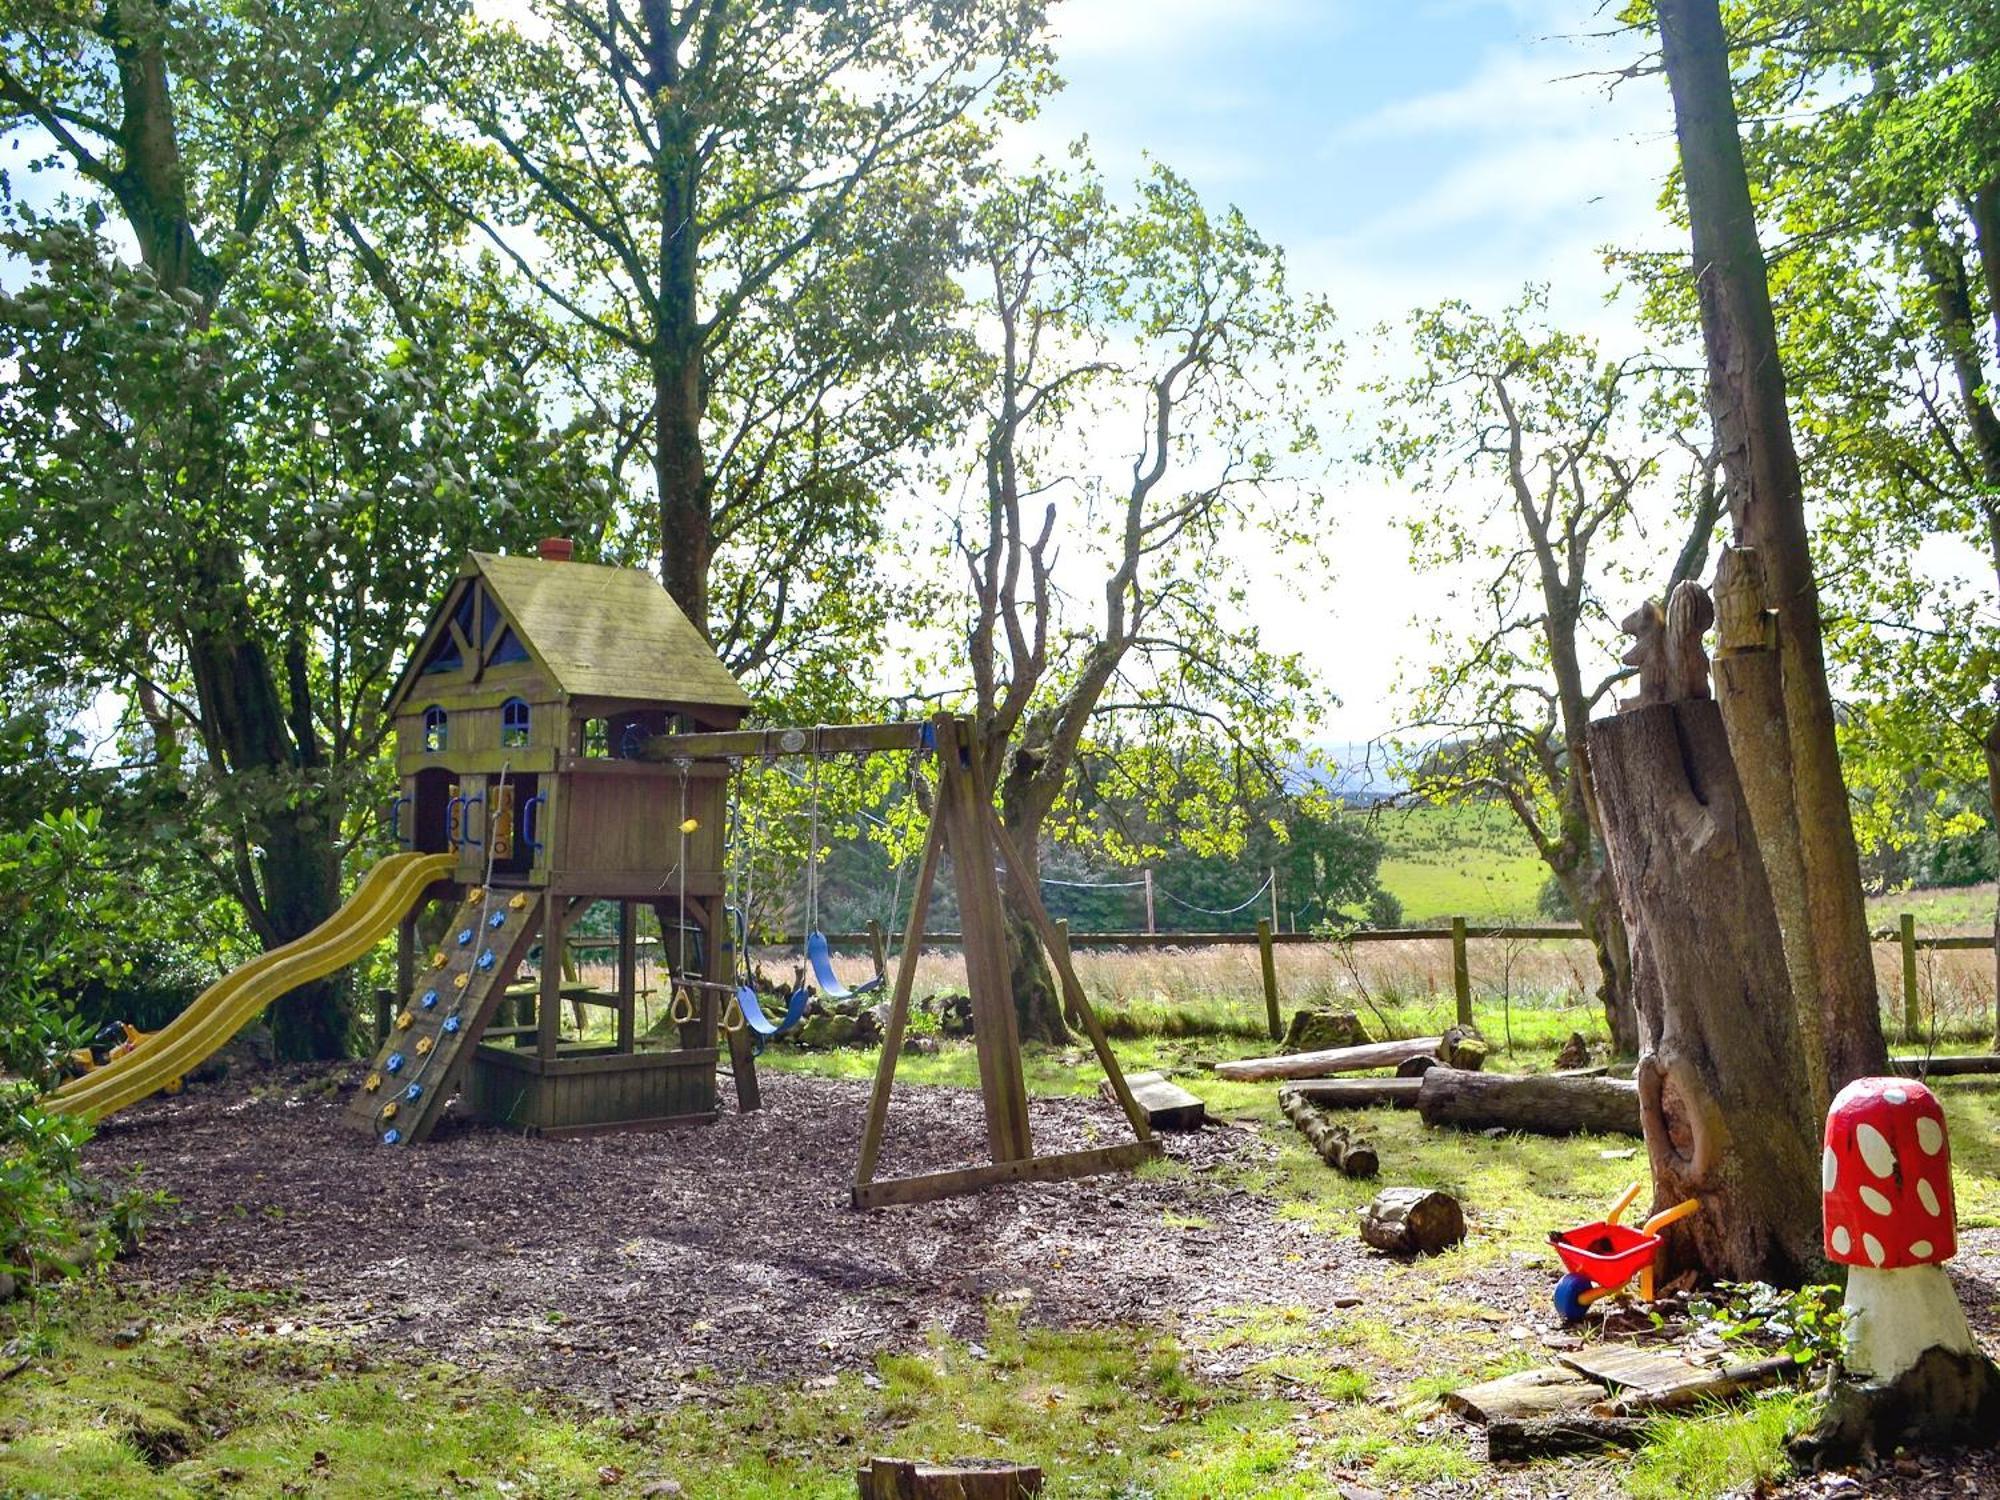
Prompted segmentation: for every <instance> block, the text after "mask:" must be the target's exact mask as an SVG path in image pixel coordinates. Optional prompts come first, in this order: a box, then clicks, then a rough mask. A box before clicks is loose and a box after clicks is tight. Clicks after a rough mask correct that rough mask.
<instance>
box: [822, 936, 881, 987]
mask: <svg viewBox="0 0 2000 1500" xmlns="http://www.w3.org/2000/svg"><path fill="white" fill-rule="evenodd" d="M806 962H807V963H809V964H811V965H812V971H813V979H814V980H815V981H817V983H818V984H819V992H820V993H821V994H822V995H824V996H826V998H827V999H829V1000H851V999H853V998H854V996H856V995H868V994H873V993H874V992H875V991H876V990H879V989H881V988H882V976H881V975H880V974H877V975H876V976H875V977H874V978H873V979H870V980H868V981H867V982H866V983H864V984H857V985H856V986H855V987H854V988H853V989H851V990H850V989H849V988H848V987H847V986H846V985H844V984H842V983H841V982H840V976H839V975H837V974H835V973H834V972H833V952H832V950H831V949H830V948H829V947H828V946H827V941H826V934H825V933H823V932H809V933H807V934H806Z"/></svg>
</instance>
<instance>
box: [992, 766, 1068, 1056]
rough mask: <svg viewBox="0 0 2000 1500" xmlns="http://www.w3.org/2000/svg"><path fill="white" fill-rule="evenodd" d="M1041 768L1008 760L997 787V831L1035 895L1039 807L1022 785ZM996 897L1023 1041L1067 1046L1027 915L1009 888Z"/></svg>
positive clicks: (1051, 981)
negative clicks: (1015, 853) (1002, 911)
mask: <svg viewBox="0 0 2000 1500" xmlns="http://www.w3.org/2000/svg"><path fill="white" fill-rule="evenodd" d="M1039 764H1040V763H1039V762H1032V763H1028V762H1027V758H1026V757H1022V756H1014V757H1012V758H1011V759H1010V762H1009V766H1008V771H1007V776H1006V778H1005V779H1004V780H1003V781H1002V782H1001V784H1000V822H1001V825H1002V826H1003V827H1005V828H1006V830H1007V833H1008V835H1009V836H1010V837H1011V838H1012V839H1013V840H1014V847H1015V848H1016V849H1017V850H1019V851H1020V854H1021V858H1022V859H1023V860H1025V861H1027V863H1028V865H1029V868H1028V869H1026V870H1023V871H1022V872H1021V874H1022V875H1023V876H1024V877H1026V878H1027V880H1028V881H1029V882H1030V883H1032V884H1033V885H1034V886H1035V887H1036V889H1038V890H1039V889H1040V888H1041V879H1042V872H1041V833H1042V820H1041V816H1040V814H1039V813H1038V812H1037V811H1036V810H1035V809H1036V807H1037V806H1038V803H1037V802H1036V800H1035V797H1034V788H1033V787H1032V786H1030V785H1027V784H1026V782H1027V780H1028V779H1029V778H1031V777H1032V776H1033V775H1034V773H1035V769H1036V767H1038V766H1039ZM1000 894H1001V896H1002V898H1003V903H1004V905H1005V907H1006V913H1007V981H1008V983H1009V984H1010V985H1011V986H1012V987H1013V990H1014V1014H1015V1017H1016V1018H1017V1019H1018V1021H1019V1023H1020V1028H1021V1040H1022V1041H1024V1042H1047V1043H1049V1044H1051V1045H1060V1044H1062V1043H1065V1042H1068V1041H1069V1040H1070V1032H1069V1026H1068V1024H1067V1023H1066V1022H1065V1021H1064V1020H1063V1002H1062V991H1061V989H1060V988H1059V987H1058V986H1057V984H1056V977H1055V975H1054V973H1053V972H1051V970H1050V969H1049V958H1048V955H1047V954H1046V953H1044V952H1043V951H1042V942H1041V938H1040V937H1038V936H1037V935H1036V932H1035V929H1034V925H1033V924H1032V923H1031V922H1030V921H1029V920H1028V916H1027V913H1025V912H1023V911H1022V910H1021V908H1020V904H1019V902H1018V900H1017V899H1016V898H1015V896H1014V894H1013V888H1012V887H1011V886H1010V885H1007V884H1005V883H1003V884H1002V885H1001V888H1000Z"/></svg>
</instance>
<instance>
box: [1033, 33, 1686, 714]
mask: <svg viewBox="0 0 2000 1500" xmlns="http://www.w3.org/2000/svg"><path fill="white" fill-rule="evenodd" d="M1053 11H1054V26H1055V29H1056V31H1057V33H1058V36H1059V41H1058V66H1059V69H1060V71H1061V72H1062V74H1063V76H1064V77H1065V79H1066V80H1067V87H1066V88H1065V89H1064V90H1063V92H1062V93H1061V94H1060V95H1059V96H1058V97H1057V98H1056V99H1055V100H1054V101H1052V102H1051V103H1050V104H1049V105H1048V106H1047V107H1046V108H1045V110H1044V112H1043V115H1042V117H1041V118H1040V119H1039V120H1037V121H1036V122H1035V124H1034V125H1033V126H1032V127H1031V128H1030V130H1029V131H1028V132H1026V139H1025V140H1023V141H1021V142H1018V143H1017V145H1018V147H1019V148H1020V149H1023V150H1028V151H1032V150H1036V149H1040V150H1046V151H1050V152H1053V151H1054V150H1056V149H1057V148H1058V147H1059V146H1060V145H1061V143H1063V142H1066V141H1068V140H1069V139H1071V138H1073V137H1075V136H1077V135H1088V136H1089V137H1090V140H1091V143H1092V147H1093V149H1094V152H1095V154H1096V156H1097V158H1098V160H1099V162H1100V164H1101V165H1103V166H1104V167H1105V169H1106V170H1107V172H1109V173H1111V174H1113V175H1114V176H1120V177H1125V178H1130V177H1131V176H1133V175H1136V173H1137V171H1138V170H1139V168H1140V164H1141V156H1142V153H1145V152H1150V153H1151V154H1152V155H1154V156H1157V157H1159V158H1160V159H1162V160H1164V161H1166V162H1167V163H1169V164H1170V165H1172V166H1173V167H1175V168H1176V169H1177V170H1179V171H1180V172H1182V173H1183V174H1184V175H1185V176H1187V177H1188V178H1190V179H1191V180H1192V181H1193V182H1194V183H1195V185H1196V186H1197V187H1198V188H1199V189H1200V190H1201V192H1202V194H1203V196H1204V198H1206V199H1208V200H1210V201H1212V202H1231V203H1234V204H1236V205H1237V206H1239V207H1240V208H1242V209H1243V210H1244V212H1245V213H1246V214H1248V215H1249V217H1250V219H1251V221H1252V222H1253V223H1254V224H1255V225H1256V226H1257V227H1258V228H1259V229H1260V230H1261V231H1263V232H1264V233H1265V234H1266V235H1267V236H1268V237H1269V238H1272V239H1274V240H1276V241H1278V242H1279V243H1281V244H1282V245H1284V246H1285V248H1286V251H1287V254H1288V256H1289V258H1290V264H1291V268H1292V275H1293V279H1294V282H1295V284H1296V285H1297V286H1298V287H1299V288H1300V289H1302V290H1309V291H1313V292H1318V293H1322V294H1324V295H1326V296H1328V297H1330V298H1331V299H1332V301H1333V303H1334V306H1335V308H1336V309H1337V311H1338V312H1339V314H1340V318H1341V323H1342V327H1343V331H1344V334H1345V337H1346V340H1347V343H1348V345H1349V348H1350V351H1351V359H1350V365H1349V373H1350V376H1352V377H1355V378H1362V377H1365V376H1367V375H1369V374H1372V373H1374V369H1371V365H1372V364H1373V363H1374V361H1375V360H1376V359H1377V358H1378V356H1377V355H1376V354H1375V352H1374V349H1373V341H1372V340H1371V338H1370V337H1369V334H1370V331H1371V330H1372V329H1373V328H1374V327H1375V326H1376V325H1378V324H1380V323H1383V322H1396V321H1399V320H1400V319H1401V318H1402V317H1403V316H1404V315H1405V314H1406V313H1408V312H1409V311H1410V310H1411V309H1413V308H1415V307H1417V306H1421V305H1425V304H1429V303H1434V302H1437V301H1439V300H1441V299H1443V298H1447V297H1461V298H1464V299H1466V300H1468V301H1470V302H1472V303H1473V304H1475V305H1476V306H1479V307H1482V308H1487V309H1497V308H1498V307H1500V306H1501V305H1503V304H1504V303H1505V302H1507V301H1509V300H1511V299H1512V297H1513V296H1514V295H1516V294H1517V293H1518V291H1519V290H1520V288H1521V286H1522V285H1523V284H1524V283H1526V282H1529V281H1543V282H1548V283H1550V284H1551V285H1552V288H1553V291H1552V298H1551V300H1552V306H1553V309H1554V312H1555V314H1556V316H1558V317H1559V318H1561V319H1562V320H1563V321H1565V322H1566V323H1568V324H1569V325H1571V326H1573V327H1579V328H1585V329H1588V330H1590V331H1593V332H1596V333H1597V334H1598V335H1599V336H1600V337H1601V338H1602V339H1604V340H1605V341H1606V343H1607V344H1610V345H1612V346H1613V347H1618V346H1622V345H1629V344H1630V343H1632V342H1633V341H1634V340H1635V338H1636V335H1635V334H1634V333H1633V331H1632V328H1631V314H1630V311H1629V304H1611V303H1609V302H1608V300H1607V299H1608V296H1609V294H1610V293H1611V292H1612V291H1613V290H1614V285H1615V284H1614V282H1613V281H1612V279H1611V277H1610V275H1609V274H1608V273H1607V272H1606V271H1605V269H1604V267H1603V264H1602V259H1603V257H1602V251H1603V248H1604V247H1605V246H1606V245H1612V244H1615V245H1620V246H1628V247H1629V246H1636V245H1647V246H1652V247H1663V246H1671V245H1675V244H1678V243H1679V242H1680V235H1679V233H1678V232H1677V231H1675V230H1674V229H1673V228H1672V226H1670V225H1669V224H1667V223H1666V222H1665V221H1664V219H1663V218H1662V217H1661V215H1660V214H1659V212H1658V209H1657V207H1656V202H1657V198H1658V195H1659V190H1660V184H1661V182H1662V181H1663V180H1664V176H1665V173H1666V170H1667V168H1668V166H1669V164H1670V163H1671V160H1672V155H1673V137H1672V120H1671V113H1670V110H1669V105H1668V100H1667V95H1666V89H1665V86H1664V84H1663V83H1661V82H1660V81H1659V80H1657V79H1643V80H1640V81H1638V82H1634V83H1626V84H1623V85H1621V86H1620V87H1619V88H1617V89H1616V90H1615V91H1614V90H1610V89H1608V87H1607V81H1606V79H1605V78H1604V77H1603V76H1601V75H1603V74H1604V73H1606V72H1607V71H1608V70H1610V69H1612V68H1616V67H1620V66H1623V65H1626V64H1628V63H1630V62H1631V61H1632V60H1633V59H1634V58H1636V57H1637V56H1639V55H1640V52H1641V50H1642V43H1643V40H1644V39H1643V38H1637V37H1629V36H1627V37H1616V36H1607V33H1609V32H1611V31H1612V30H1613V23H1611V22H1609V21H1607V20H1606V19H1604V18H1603V17H1601V16H1600V15H1599V14H1598V12H1597V6H1596V4H1595V3H1594V0H1236V3H1234V4H1229V3H1224V4H1221V5H1217V4H1215V3H1212V0H1208V3H1203V0H1062V3H1060V4H1058V5H1056V6H1055V7H1053ZM1592 74H1596V75H1600V76H1595V77H1593V76H1588V75H1592ZM1375 368H1379V366H1376V367H1375ZM1331 425H1333V426H1335V427H1337V426H1338V422H1337V419H1336V421H1335V422H1334V423H1333V424H1331ZM1333 438H1334V443H1335V445H1336V447H1339V446H1341V445H1342V444H1343V441H1344V440H1343V438H1342V436H1341V435H1340V434H1339V433H1338V432H1335V433H1334V434H1333ZM1327 483H1328V486H1329V488H1330V489H1332V490H1333V491H1334V492H1335V493H1337V494H1338V496H1339V498H1340V504H1339V507H1338V517H1339V519H1338V522H1337V525H1338V530H1337V534H1336V535H1335V537H1334V539H1333V549H1332V550H1333V551H1334V553H1335V555H1336V558H1337V560H1338V561H1337V566H1338V573H1337V575H1336V576H1335V577H1334V578H1333V579H1331V580H1330V581H1326V582H1323V583H1319V584H1317V585H1316V586H1308V587H1306V588H1303V589H1301V588H1299V587H1297V581H1296V579H1293V580H1291V581H1290V583H1289V584H1288V585H1287V586H1284V587H1271V588H1263V589H1259V590H1257V591H1256V592H1255V595H1254V597H1256V598H1259V599H1262V600H1267V601H1270V602H1268V603H1266V604H1265V605H1264V606H1263V608H1262V614H1261V616H1260V624H1262V625H1263V627H1264V628H1265V630H1266V633H1267V635H1268V636H1270V637H1271V638H1272V639H1274V640H1275V641H1277V642H1278V643H1280V644H1283V645H1286V646H1288V647H1291V648H1293V649H1298V650H1302V651H1304V652H1305V653H1306V654H1307V655H1308V657H1309V658H1310V659H1311V660H1313V662H1314V663H1315V665H1316V666H1317V667H1318V669H1319V671H1320V672H1321V674H1322V675H1323V677H1324V678H1325V679H1326V680H1327V681H1328V682H1329V684H1330V685H1331V687H1332V689H1333V690H1334V691H1335V692H1336V693H1337V694H1338V695H1339V696H1340V697H1341V699H1342V700H1343V703H1342V707H1341V708H1340V710H1339V711H1338V712H1337V713H1336V714H1335V715H1334V716H1333V717H1332V718H1331V719H1330V720H1329V721H1328V722H1326V723H1325V724H1323V725H1321V726H1319V733H1320V736H1321V737H1323V738H1325V739H1328V740H1340V741H1350V740H1363V739H1367V738H1369V737H1371V736H1374V735H1377V734H1381V733H1383V732H1385V731H1387V730H1390V729H1391V728H1392V727H1393V726H1394V725H1395V724H1396V723H1397V722H1398V719H1399V717H1400V714H1399V707H1398V695H1397V693H1396V691H1395V683H1396V680H1397V677H1398V675H1399V673H1400V672H1401V671H1402V669H1403V667H1404V665H1405V664H1406V663H1409V662H1412V661H1415V660H1416V659H1418V658H1420V657H1421V656H1422V655H1423V654H1424V646H1425V638H1426V634H1427V631H1428V628H1429V626H1430V624H1431V623H1432V620H1433V619H1434V618H1437V617H1439V616H1442V617H1444V618H1446V619H1449V617H1450V614H1451V611H1452V609H1453V606H1452V605H1451V604H1450V602H1449V601H1448V600H1446V598H1445V593H1446V590H1447V588H1448V587H1449V583H1450V580H1448V579H1443V578H1439V577H1436V576H1434V575H1432V576H1426V577H1424V578H1421V579H1420V578H1418V577H1416V576H1415V575H1414V574H1413V573H1412V572H1411V570H1410V569H1409V567H1408V564H1407V561H1406V558H1405V555H1404V541H1403V537H1402V533H1401V531H1400V529H1399V527H1398V525H1397V518H1398V516H1400V515H1402V514H1404V513H1405V512H1407V510H1408V509H1409V501H1408V500H1407V498H1406V497H1405V496H1403V495H1401V494H1398V493H1396V492H1395V491H1394V490H1393V489H1391V488H1389V487H1388V486H1386V485H1385V484H1383V483H1382V482H1381V481H1380V480H1379V479H1378V478H1376V477H1375V476H1373V475H1372V474H1370V473H1368V472H1366V471H1360V470H1358V469H1357V468H1356V467H1355V466H1354V465H1351V464H1345V463H1336V464H1335V466H1334V467H1333V469H1332V471H1331V473H1330V475H1329V478H1328V481H1327ZM1252 565H1253V571H1254V570H1255V566H1256V565H1255V561H1254V560H1253V563H1252ZM1272 576H1273V581H1274V582H1275V581H1276V578H1277V575H1276V574H1273V575H1272Z"/></svg>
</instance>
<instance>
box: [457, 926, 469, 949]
mask: <svg viewBox="0 0 2000 1500" xmlns="http://www.w3.org/2000/svg"><path fill="white" fill-rule="evenodd" d="M471 941H472V929H471V928H470V927H468V928H466V929H465V930H464V931H462V932H460V933H459V935H458V946H459V947H461V948H463V947H464V946H465V945H466V944H467V943H469V942H471Z"/></svg>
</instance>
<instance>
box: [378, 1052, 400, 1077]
mask: <svg viewBox="0 0 2000 1500" xmlns="http://www.w3.org/2000/svg"><path fill="white" fill-rule="evenodd" d="M382 1067H383V1069H384V1070H385V1071H387V1072H390V1073H400V1072H402V1071H403V1054H402V1053H400V1052H391V1053H390V1054H389V1060H388V1061H387V1062H385V1063H383V1064H382Z"/></svg>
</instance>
